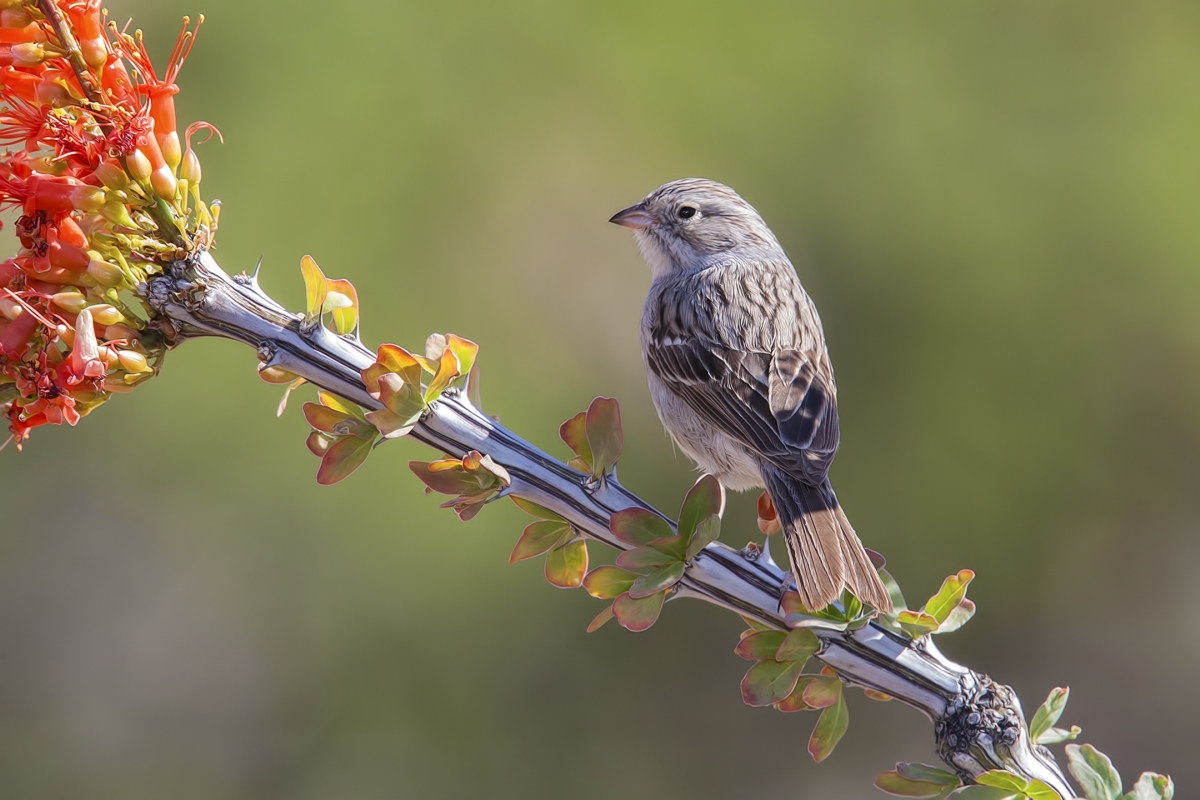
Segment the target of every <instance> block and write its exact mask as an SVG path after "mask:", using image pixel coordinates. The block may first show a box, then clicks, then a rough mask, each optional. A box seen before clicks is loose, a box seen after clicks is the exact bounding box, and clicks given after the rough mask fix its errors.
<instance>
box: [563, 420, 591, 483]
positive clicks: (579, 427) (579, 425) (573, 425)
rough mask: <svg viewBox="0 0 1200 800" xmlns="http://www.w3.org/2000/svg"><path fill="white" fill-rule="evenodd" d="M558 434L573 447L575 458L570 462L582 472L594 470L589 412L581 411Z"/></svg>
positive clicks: (564, 424)
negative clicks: (588, 437) (588, 422)
mask: <svg viewBox="0 0 1200 800" xmlns="http://www.w3.org/2000/svg"><path fill="white" fill-rule="evenodd" d="M558 435H559V436H560V437H562V440H563V441H564V442H566V443H567V447H569V448H571V452H572V453H574V454H575V458H573V459H571V461H570V462H569V463H570V465H571V466H572V467H574V468H575V469H577V470H579V471H580V472H587V473H589V474H590V473H591V471H592V448H591V445H589V444H588V440H587V412H586V411H580V412H579V413H578V414H576V415H575V416H573V417H571V418H570V419H569V420H567V421H566V422H564V423H563V424H562V425H560V426H559V428H558Z"/></svg>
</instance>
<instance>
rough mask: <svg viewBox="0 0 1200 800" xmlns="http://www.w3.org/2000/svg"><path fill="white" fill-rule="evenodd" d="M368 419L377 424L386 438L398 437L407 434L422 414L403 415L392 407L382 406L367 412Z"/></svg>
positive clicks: (377, 428)
mask: <svg viewBox="0 0 1200 800" xmlns="http://www.w3.org/2000/svg"><path fill="white" fill-rule="evenodd" d="M366 416H367V421H368V422H370V423H371V424H372V425H374V426H375V430H377V431H379V433H380V434H382V435H383V438H385V439H398V438H400V437H401V436H407V435H408V434H409V433H411V432H412V429H413V428H415V427H417V423H418V422H420V421H421V415H420V414H414V415H412V416H409V417H402V416H400V415H399V414H397V413H396V412H394V411H392V410H391V409H387V408H380V409H376V410H375V411H368V412H367V415H366Z"/></svg>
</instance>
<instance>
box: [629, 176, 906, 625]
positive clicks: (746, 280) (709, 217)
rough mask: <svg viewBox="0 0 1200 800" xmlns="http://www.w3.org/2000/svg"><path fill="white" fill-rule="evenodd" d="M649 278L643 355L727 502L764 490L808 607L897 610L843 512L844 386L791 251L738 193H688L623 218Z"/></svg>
mask: <svg viewBox="0 0 1200 800" xmlns="http://www.w3.org/2000/svg"><path fill="white" fill-rule="evenodd" d="M609 221H610V222H612V223H615V224H617V225H621V226H623V227H625V228H629V229H630V230H632V231H633V236H634V239H635V240H636V242H637V246H638V250H640V251H641V255H642V258H643V259H644V260H645V262H646V264H647V266H649V268H650V276H651V281H650V289H649V291H648V293H647V295H646V301H645V304H644V306H643V308H642V319H641V347H642V356H643V360H644V361H645V366H646V376H647V381H648V383H649V387H650V396H651V398H652V400H653V401H654V406H655V409H656V410H657V411H658V416H659V419H660V420H661V421H662V424H663V427H664V428H666V430H667V432H668V433H669V434H670V436H671V438H672V439H674V441H675V443H676V444H677V445H678V447H679V448H680V449H681V450H683V452H684V453H686V454H687V455H688V456H689V457H690V458H691V459H692V461H694V462H695V463H696V464H697V466H698V467H699V468H700V469H702V470H703V471H704V472H707V473H709V474H711V475H714V476H715V477H716V478H717V479H718V480H719V481H720V482H721V483H722V485H724V486H725V487H726V488H727V489H730V490H733V491H744V490H748V489H761V488H765V489H766V492H767V494H768V495H769V497H770V499H771V501H772V503H773V504H774V506H775V509H776V512H777V513H778V515H779V522H780V524H781V526H782V529H783V535H784V541H785V542H786V545H787V551H788V556H789V558H790V560H791V566H792V574H793V576H794V578H795V583H796V589H797V592H798V593H799V595H800V599H801V602H802V603H803V604H804V606H805V608H807V609H809V610H810V611H817V610H819V609H822V608H824V607H825V606H827V605H829V604H830V603H831V602H833V601H835V600H836V599H838V598H839V597H840V596H841V593H842V590H843V588H848V589H849V590H850V591H851V592H852V593H853V594H854V596H855V597H857V598H858V599H859V600H860V601H862V602H864V603H866V604H868V605H870V606H871V607H873V608H874V609H876V610H877V611H881V612H885V613H887V612H890V611H891V610H892V601H891V597H890V595H889V593H888V591H887V589H886V588H885V587H884V585H883V582H882V581H881V580H880V577H879V574H878V572H877V571H876V569H875V566H874V564H872V562H871V559H870V557H869V556H868V555H867V553H866V550H865V549H864V548H863V545H862V542H860V541H859V538H858V536H857V534H855V532H854V528H853V527H851V525H850V521H849V519H847V518H846V514H845V513H844V512H843V510H842V508H841V506H840V504H839V503H838V500H837V496H836V495H835V494H834V492H833V487H832V486H831V485H830V482H829V467H830V465H831V464H832V463H833V458H834V455H835V453H836V452H837V448H838V442H839V437H840V432H839V427H838V411H837V386H836V384H835V383H834V378H833V367H832V365H831V363H830V360H829V352H828V348H827V347H826V344H825V334H824V331H823V330H822V328H821V319H820V317H819V316H818V315H817V309H816V306H815V305H814V304H813V301H812V299H811V298H810V297H809V296H808V293H807V292H805V291H804V288H803V287H802V286H801V284H800V279H799V277H798V276H797V275H796V270H795V268H794V267H793V266H792V263H791V261H789V260H788V257H787V254H786V253H785V252H784V250H783V247H782V246H781V245H780V244H779V240H778V239H777V238H776V237H775V234H773V233H772V232H771V229H770V228H769V227H767V224H766V223H765V222H764V221H763V219H762V217H761V216H759V213H758V212H757V211H756V210H755V209H754V207H753V206H751V205H750V204H749V203H747V202H746V201H745V200H743V199H742V198H741V196H740V195H739V194H738V193H737V192H735V191H734V190H733V189H730V188H729V187H728V186H725V185H723V184H720V183H717V182H715V181H711V180H705V179H702V178H687V179H684V180H677V181H673V182H671V183H668V184H665V185H663V186H660V187H659V188H658V189H655V190H654V191H653V192H651V193H650V194H649V195H647V196H646V198H645V199H644V200H642V201H641V202H640V203H637V204H636V205H632V206H630V207H629V208H626V209H624V210H623V211H619V212H617V213H616V214H615V215H614V216H613V217H612V218H611V219H610V220H609Z"/></svg>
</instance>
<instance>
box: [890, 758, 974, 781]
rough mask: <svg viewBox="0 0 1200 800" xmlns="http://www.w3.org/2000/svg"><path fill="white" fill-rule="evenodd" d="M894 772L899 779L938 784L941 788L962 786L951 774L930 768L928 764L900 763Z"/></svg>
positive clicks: (956, 777) (937, 768)
mask: <svg viewBox="0 0 1200 800" xmlns="http://www.w3.org/2000/svg"><path fill="white" fill-rule="evenodd" d="M896 772H897V773H898V774H899V775H900V776H901V777H904V778H908V779H909V780H912V781H929V782H930V783H940V784H942V785H943V786H959V785H961V784H962V781H961V780H959V778H958V776H957V775H955V774H954V773H953V772H950V771H949V770H944V769H942V768H941V767H931V766H929V765H928V764H917V763H908V762H904V761H901V762H900V763H898V764H896Z"/></svg>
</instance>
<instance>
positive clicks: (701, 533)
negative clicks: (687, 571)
mask: <svg viewBox="0 0 1200 800" xmlns="http://www.w3.org/2000/svg"><path fill="white" fill-rule="evenodd" d="M720 537H721V518H720V517H719V516H717V515H716V514H713V515H712V516H710V517H705V518H704V519H702V520H700V522H698V523H696V530H695V532H694V533H693V534H692V540H691V541H690V542H689V543H688V546H687V551H686V552H685V553H684V558H685V560H687V561H691V560H692V559H693V558H695V557H696V554H697V553H699V552H700V551H701V550H703V549H704V548H705V547H707V546H708V545H710V544H712V543H713V542H715V541H716V540H717V539H719V538H720Z"/></svg>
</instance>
